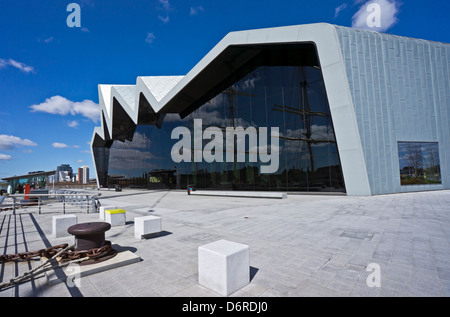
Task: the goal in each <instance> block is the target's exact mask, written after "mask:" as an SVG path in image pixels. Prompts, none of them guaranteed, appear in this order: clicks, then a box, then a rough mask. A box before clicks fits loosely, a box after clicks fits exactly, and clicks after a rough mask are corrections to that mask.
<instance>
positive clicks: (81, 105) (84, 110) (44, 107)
mask: <svg viewBox="0 0 450 317" xmlns="http://www.w3.org/2000/svg"><path fill="white" fill-rule="evenodd" d="M30 108H31V109H32V111H33V112H36V111H37V112H46V113H50V114H59V115H68V114H71V115H78V114H79V115H82V116H84V117H86V118H88V119H90V120H92V121H93V122H95V123H96V122H98V121H99V119H100V109H99V106H98V104H96V103H95V102H93V101H92V100H83V101H81V102H75V101H71V100H68V99H66V98H64V97H61V96H53V97H51V98H48V99H46V100H45V101H44V102H43V103H40V104H38V105H32V106H30Z"/></svg>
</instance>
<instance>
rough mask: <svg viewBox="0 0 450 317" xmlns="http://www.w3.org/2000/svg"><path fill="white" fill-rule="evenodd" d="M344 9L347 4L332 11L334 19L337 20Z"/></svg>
mask: <svg viewBox="0 0 450 317" xmlns="http://www.w3.org/2000/svg"><path fill="white" fill-rule="evenodd" d="M345 8H347V3H343V4H341V5H340V6H339V7H337V8H336V9H334V17H335V18H337V17H338V15H339V13H340V12H341V11H342V10H344V9H345Z"/></svg>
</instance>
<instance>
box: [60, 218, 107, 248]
mask: <svg viewBox="0 0 450 317" xmlns="http://www.w3.org/2000/svg"><path fill="white" fill-rule="evenodd" d="M109 229H111V225H110V224H109V223H107V222H86V223H80V224H76V225H73V226H71V227H69V228H68V229H67V232H69V233H70V234H72V235H74V236H75V251H84V250H91V249H95V248H101V247H102V246H104V245H105V232H106V231H108V230H109Z"/></svg>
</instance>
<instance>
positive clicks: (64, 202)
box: [63, 195, 66, 214]
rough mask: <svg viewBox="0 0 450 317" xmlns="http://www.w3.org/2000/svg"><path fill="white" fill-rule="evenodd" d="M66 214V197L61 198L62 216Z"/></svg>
mask: <svg viewBox="0 0 450 317" xmlns="http://www.w3.org/2000/svg"><path fill="white" fill-rule="evenodd" d="M65 213H66V195H64V196H63V214H65Z"/></svg>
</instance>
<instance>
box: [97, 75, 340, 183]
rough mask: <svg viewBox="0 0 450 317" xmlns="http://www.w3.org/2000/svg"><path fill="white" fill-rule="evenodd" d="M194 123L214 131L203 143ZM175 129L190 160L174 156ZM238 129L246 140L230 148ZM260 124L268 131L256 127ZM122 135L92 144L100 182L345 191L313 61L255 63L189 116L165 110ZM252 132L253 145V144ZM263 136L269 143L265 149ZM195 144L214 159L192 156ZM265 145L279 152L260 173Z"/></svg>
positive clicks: (325, 104) (202, 129)
mask: <svg viewBox="0 0 450 317" xmlns="http://www.w3.org/2000/svg"><path fill="white" fill-rule="evenodd" d="M199 119H201V121H199ZM124 120H125V119H124ZM125 121H126V120H125ZM196 122H197V124H198V122H201V127H200V130H201V131H203V133H204V131H205V130H206V129H208V128H212V129H213V130H214V131H216V134H214V137H213V136H212V135H208V137H207V136H206V135H205V134H203V135H202V138H201V139H200V141H198V140H197V139H195V140H194V138H196V136H195V135H196V131H197V130H196ZM127 126H128V125H127ZM179 127H183V129H185V130H184V131H186V130H187V131H189V132H190V134H189V135H190V137H191V138H192V142H189V143H191V144H192V145H191V149H190V150H191V151H192V155H187V154H188V153H185V152H184V151H186V150H187V148H183V149H182V150H180V151H179V152H178V154H186V156H185V157H187V156H189V157H191V158H192V159H190V160H185V161H180V162H176V161H175V160H174V159H173V157H172V155H171V153H172V151H173V148H174V145H175V144H176V143H177V142H179V141H180V139H181V137H179V136H175V137H173V136H172V132H173V131H174V129H176V128H179ZM238 127H242V128H243V129H247V130H246V131H247V132H249V135H248V136H247V139H246V142H247V144H246V146H245V147H239V146H237V145H236V143H235V144H234V145H235V146H233V147H232V149H231V151H233V153H230V148H229V147H227V146H226V141H225V136H226V131H227V129H230V128H232V129H237V128H238ZM197 128H198V126H197ZM248 128H251V129H248ZM264 128H266V129H267V135H265V134H264V133H262V132H261V131H264ZM274 128H278V131H279V133H278V138H277V141H278V142H277V143H278V144H277V145H276V144H274V143H273V142H272V143H271V135H270V133H271V131H274ZM210 130H211V129H210ZM126 132H127V134H128V135H132V138H130V137H127V138H126V139H125V140H123V141H122V140H114V141H109V144H107V145H105V147H98V148H93V150H94V155H95V156H96V160H97V161H98V162H97V171H98V177H99V180H100V184H101V185H102V186H112V185H114V184H121V185H123V186H136V187H148V188H180V189H185V188H186V186H187V185H188V184H195V185H196V186H197V188H199V189H202V188H203V189H229V190H230V189H233V190H280V191H345V188H344V180H343V176H342V171H341V165H340V160H339V154H338V149H337V144H336V141H335V137H334V131H333V124H332V120H331V115H330V109H329V105H328V101H327V97H326V92H325V87H324V83H323V79H322V74H321V71H320V69H319V68H318V67H315V66H261V67H256V68H255V69H253V70H252V71H250V72H249V73H248V74H246V75H245V76H244V77H242V78H241V79H240V80H238V81H237V82H235V83H234V84H233V85H231V86H229V87H228V88H226V89H225V90H223V91H222V92H221V93H219V94H218V95H216V96H215V97H214V98H212V99H211V100H210V101H208V102H206V103H204V104H203V105H202V106H200V107H198V108H197V109H195V110H194V111H192V112H191V113H190V114H189V115H187V116H186V117H184V118H181V117H180V115H178V114H166V115H165V116H164V120H163V121H162V124H160V125H159V126H156V125H144V124H138V125H137V126H136V127H135V129H134V131H130V130H129V129H128V128H127V131H126ZM131 132H132V133H131ZM197 132H198V131H197ZM252 133H256V140H258V141H259V143H258V145H259V146H258V148H252V147H250V139H251V138H252V137H255V136H254V135H253V136H252V135H251V134H252ZM221 136H222V137H223V138H224V139H223V141H221V140H220V137H221ZM177 137H178V138H177ZM113 138H114V137H113ZM216 138H217V139H216ZM264 139H265V140H266V142H267V147H266V148H265V149H262V146H261V144H262V143H261V140H264ZM213 140H214V144H216V146H215V147H214V148H213V149H211V148H210V147H208V144H209V145H211V143H212V141H213ZM216 141H217V143H216ZM219 141H220V142H219ZM196 142H197V143H196ZM198 142H199V143H198ZM235 142H237V141H235ZM195 144H197V145H201V149H206V148H209V149H210V150H211V152H210V153H211V154H213V155H214V157H215V158H216V160H215V161H212V162H207V161H206V160H205V159H204V158H205V157H203V159H202V160H197V161H196V160H195V159H194V157H195V155H196V154H195V153H194V152H195V150H198V148H196V147H195ZM243 148H244V150H243ZM263 150H264V151H267V154H269V153H270V154H272V155H274V153H276V152H278V162H277V163H278V164H277V168H276V170H275V171H274V172H270V173H264V172H263V171H262V169H261V167H262V166H266V165H268V164H269V163H267V161H265V162H263V161H262V159H261V153H262V152H261V151H263ZM227 151H228V152H227ZM264 151H263V153H264ZM204 153H205V151H203V154H204ZM258 154H259V157H258ZM219 157H221V158H222V159H218V158H219ZM238 157H239V159H238ZM255 157H256V160H255ZM227 158H228V159H227ZM229 158H233V159H232V160H231V161H230V159H229ZM242 158H244V159H242ZM272 158H273V157H272ZM99 163H101V164H99ZM271 163H272V162H271ZM99 167H100V168H99ZM102 175H103V176H102Z"/></svg>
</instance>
